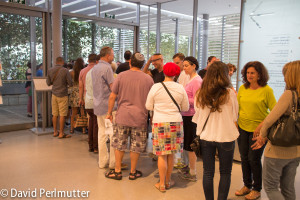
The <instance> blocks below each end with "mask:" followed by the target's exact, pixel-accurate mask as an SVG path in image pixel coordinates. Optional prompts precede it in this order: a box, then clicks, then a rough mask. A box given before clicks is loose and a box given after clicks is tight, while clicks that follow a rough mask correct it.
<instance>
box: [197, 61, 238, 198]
mask: <svg viewBox="0 0 300 200" xmlns="http://www.w3.org/2000/svg"><path fill="white" fill-rule="evenodd" d="M230 87H231V82H230V78H229V75H228V67H227V66H226V64H224V63H222V62H220V61H216V62H214V63H213V64H211V66H210V67H209V68H208V70H207V73H206V75H205V77H204V79H203V83H202V85H201V88H200V90H199V92H198V93H197V96H196V98H195V110H196V113H195V115H194V117H193V122H195V123H197V135H200V139H201V151H202V159H203V170H204V171H203V189H204V194H205V198H206V199H207V200H214V184H213V179H214V174H215V156H216V151H218V156H219V162H220V176H221V177H220V182H219V191H218V200H226V199H227V196H228V192H229V188H230V182H231V170H232V163H233V153H234V145H235V140H236V139H237V138H238V136H239V132H238V129H237V117H238V102H237V98H236V94H235V92H234V91H233V90H232V89H231V88H230Z"/></svg>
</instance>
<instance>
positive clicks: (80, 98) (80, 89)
mask: <svg viewBox="0 0 300 200" xmlns="http://www.w3.org/2000/svg"><path fill="white" fill-rule="evenodd" d="M79 105H84V100H83V82H82V81H81V80H79Z"/></svg>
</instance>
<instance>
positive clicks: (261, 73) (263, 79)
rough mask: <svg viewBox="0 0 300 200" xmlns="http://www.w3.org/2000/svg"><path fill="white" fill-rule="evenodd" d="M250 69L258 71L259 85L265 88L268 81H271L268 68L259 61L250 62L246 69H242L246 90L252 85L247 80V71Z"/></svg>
mask: <svg viewBox="0 0 300 200" xmlns="http://www.w3.org/2000/svg"><path fill="white" fill-rule="evenodd" d="M250 67H254V69H255V70H256V71H257V73H258V81H257V83H258V85H259V86H261V87H264V86H266V85H267V83H268V80H269V73H268V70H267V69H266V67H265V66H264V64H262V63H261V62H259V61H251V62H248V63H247V64H246V65H245V66H244V68H243V69H242V78H243V83H244V86H245V88H249V87H250V83H249V81H248V80H247V70H248V69H249V68H250Z"/></svg>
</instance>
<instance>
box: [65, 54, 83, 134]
mask: <svg viewBox="0 0 300 200" xmlns="http://www.w3.org/2000/svg"><path fill="white" fill-rule="evenodd" d="M83 67H84V61H83V59H82V58H77V60H76V61H75V64H74V67H73V71H71V72H70V74H71V77H72V79H73V87H72V93H71V95H70V99H69V100H70V106H71V109H72V115H71V127H70V133H74V119H75V117H76V115H77V113H78V109H79V108H80V105H79V100H80V99H79V74H80V71H81V70H82V69H83ZM83 109H84V108H83V107H82V109H81V110H80V111H81V113H83V112H84V111H83ZM82 132H83V133H84V134H85V133H86V128H85V127H84V128H82Z"/></svg>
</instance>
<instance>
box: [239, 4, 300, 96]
mask: <svg viewBox="0 0 300 200" xmlns="http://www.w3.org/2000/svg"><path fill="white" fill-rule="evenodd" d="M299 10H300V1H294V0H286V1H281V0H251V1H246V2H244V3H243V13H242V24H241V43H240V66H239V68H240V70H242V68H243V66H244V65H245V64H246V63H247V62H249V61H260V62H262V63H263V64H264V65H265V66H266V68H267V69H268V72H269V76H270V80H269V82H268V84H269V85H270V86H271V87H272V88H273V90H274V94H275V97H276V99H277V100H278V98H279V97H280V96H281V94H282V93H283V91H284V88H285V83H284V78H283V75H282V68H283V66H284V65H285V64H286V63H287V62H290V61H294V60H299V59H300V39H299V37H300V21H299V19H300V12H299ZM239 79H240V80H239V82H238V85H239V86H241V85H242V84H243V83H242V82H241V79H242V78H241V76H240V78H239Z"/></svg>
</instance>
